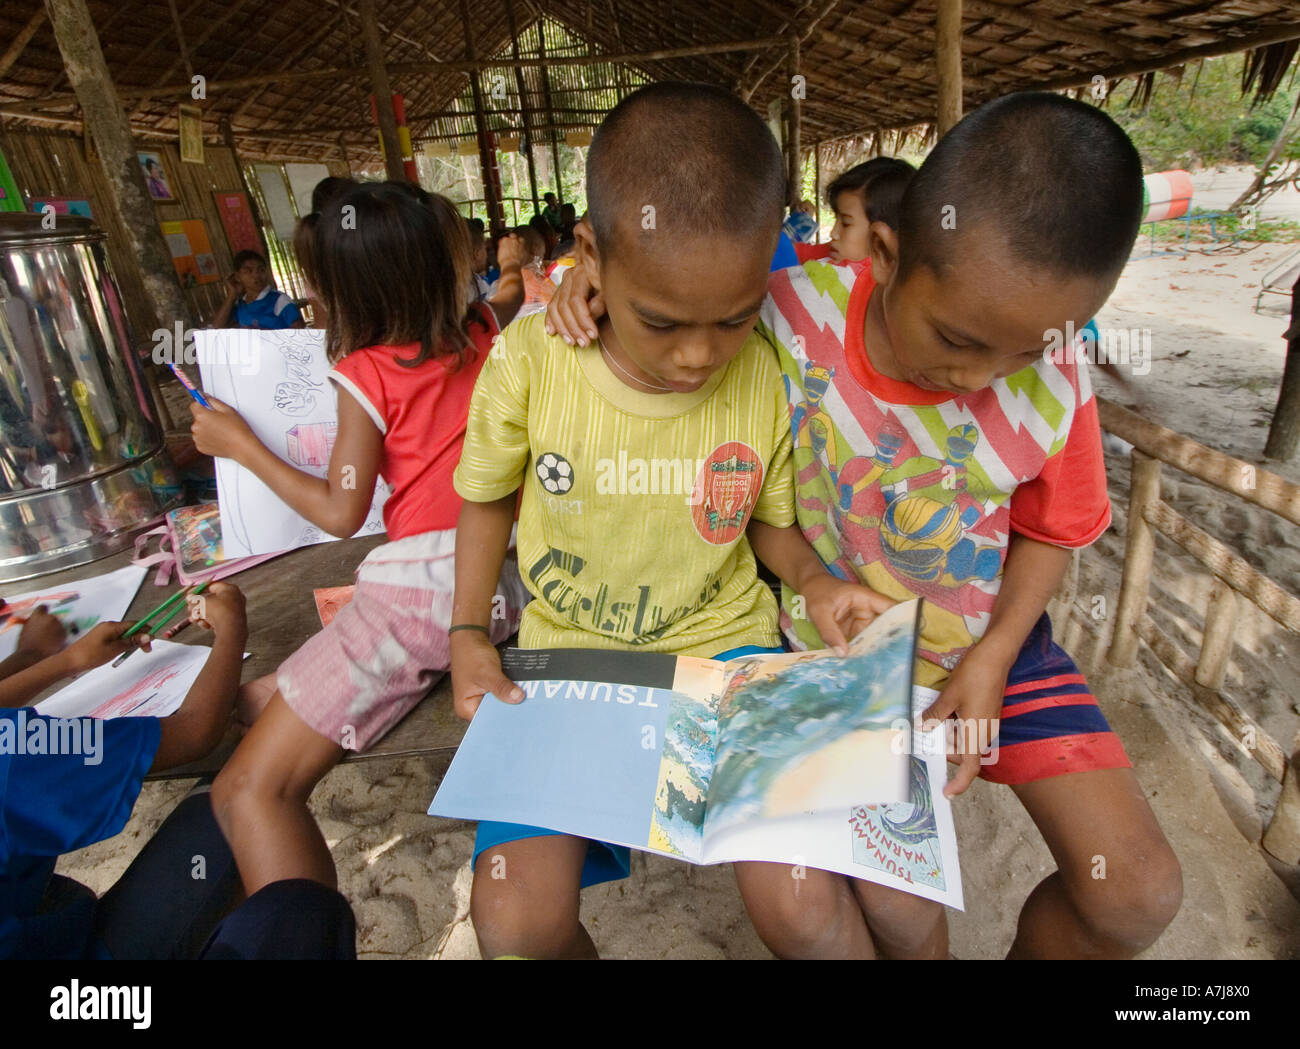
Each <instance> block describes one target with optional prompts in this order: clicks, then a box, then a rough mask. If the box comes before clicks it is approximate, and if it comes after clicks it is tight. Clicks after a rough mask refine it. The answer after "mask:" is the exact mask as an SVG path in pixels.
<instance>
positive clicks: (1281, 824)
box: [1260, 733, 1300, 866]
mask: <svg viewBox="0 0 1300 1049" xmlns="http://www.w3.org/2000/svg"><path fill="white" fill-rule="evenodd" d="M1260 844H1261V845H1263V846H1264V849H1265V851H1266V852H1268V854H1269V855H1270V856H1272V857H1274V858H1275V859H1279V860H1281V861H1282V862H1283V863H1289V864H1291V865H1292V866H1295V865H1296V864H1300V733H1297V734H1296V738H1295V740H1294V742H1292V744H1291V760H1290V761H1288V762H1287V766H1286V772H1285V773H1284V774H1283V777H1282V793H1281V794H1279V795H1278V799H1277V808H1276V809H1274V810H1273V818H1272V819H1271V820H1269V824H1268V829H1267V830H1265V831H1264V840H1263V841H1262V842H1260Z"/></svg>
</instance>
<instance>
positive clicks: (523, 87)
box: [506, 0, 542, 218]
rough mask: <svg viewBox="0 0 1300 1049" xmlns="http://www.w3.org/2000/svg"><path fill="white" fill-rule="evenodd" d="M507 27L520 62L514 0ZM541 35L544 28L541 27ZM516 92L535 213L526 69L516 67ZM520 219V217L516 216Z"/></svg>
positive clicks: (509, 2) (537, 203) (538, 205)
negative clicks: (525, 78) (525, 79)
mask: <svg viewBox="0 0 1300 1049" xmlns="http://www.w3.org/2000/svg"><path fill="white" fill-rule="evenodd" d="M506 25H507V26H508V27H509V29H510V55H511V57H512V58H513V59H514V60H515V62H518V61H519V25H518V23H517V22H516V21H515V5H514V0H506ZM537 31H538V32H539V33H540V32H541V31H542V27H541V26H540V25H539V26H538V27H537ZM515 90H516V91H518V92H519V117H520V119H521V120H522V121H523V125H524V142H525V143H526V144H527V149H526V151H525V159H526V160H527V161H528V190H529V192H530V193H532V195H533V211H534V212H538V211H541V209H542V201H541V198H540V197H538V195H537V165H536V164H535V163H534V161H533V120H532V109H531V108H530V107H529V105H528V85H527V84H526V83H525V81H524V68H523V66H521V65H516V66H515ZM515 217H516V218H518V216H517V215H516V216H515Z"/></svg>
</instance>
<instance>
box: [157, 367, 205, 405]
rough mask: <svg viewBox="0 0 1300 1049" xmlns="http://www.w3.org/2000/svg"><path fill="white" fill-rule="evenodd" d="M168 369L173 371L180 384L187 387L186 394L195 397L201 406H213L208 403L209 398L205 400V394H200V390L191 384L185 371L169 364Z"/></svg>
mask: <svg viewBox="0 0 1300 1049" xmlns="http://www.w3.org/2000/svg"><path fill="white" fill-rule="evenodd" d="M167 367H168V368H170V369H171V370H172V374H173V375H174V376H176V378H177V379H178V380H179V381H180V384H181V385H182V386H184V387H185V392H186V393H188V394H189V395H190V396H191V397H193V398H194V399H195V400H196V401H198V402H199V404H201V405H203V407H204V408H211V407H212V405H210V404H209V403H208V402H207V398H205V397H204V396H203V394H202V393H200V392H199V388H198V387H197V386H195V385H194V384H193V383H192V382H190V377H189V376H188V375H186V374H185V373H184V372H183V371H181V370H180V368H178V367H177V366H176V365H175V364H168V365H167Z"/></svg>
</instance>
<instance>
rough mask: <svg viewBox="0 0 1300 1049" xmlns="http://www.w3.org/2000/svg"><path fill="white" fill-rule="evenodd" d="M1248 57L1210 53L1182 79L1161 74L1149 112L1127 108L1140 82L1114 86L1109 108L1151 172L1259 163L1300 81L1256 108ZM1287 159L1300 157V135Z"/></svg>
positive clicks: (1266, 151)
mask: <svg viewBox="0 0 1300 1049" xmlns="http://www.w3.org/2000/svg"><path fill="white" fill-rule="evenodd" d="M1244 61H1245V58H1244V56H1243V55H1239V54H1238V55H1226V56H1224V57H1222V58H1210V59H1206V60H1205V62H1204V63H1203V64H1202V65H1201V66H1200V70H1199V73H1198V71H1197V68H1196V67H1195V66H1189V67H1187V68H1186V69H1185V70H1184V72H1183V75H1182V77H1181V80H1180V79H1179V78H1178V77H1175V76H1174V75H1173V74H1171V73H1168V72H1163V73H1157V74H1156V78H1155V86H1154V90H1153V91H1152V95H1151V102H1150V104H1149V105H1148V106H1147V107H1146V109H1144V110H1140V109H1138V108H1137V107H1136V105H1129V100H1130V99H1131V98H1132V96H1133V93H1134V92H1135V91H1136V89H1137V85H1138V83H1139V81H1137V80H1132V81H1129V82H1127V83H1126V84H1123V85H1121V86H1119V87H1117V88H1116V89H1115V90H1114V92H1113V93H1112V95H1111V98H1110V104H1109V106H1108V112H1109V113H1110V115H1111V116H1113V117H1114V118H1115V120H1116V121H1117V122H1118V123H1119V125H1120V126H1121V127H1123V128H1124V130H1125V131H1127V132H1128V134H1129V136H1130V137H1131V138H1132V139H1133V144H1134V145H1136V146H1137V148H1138V152H1139V153H1140V154H1141V155H1142V166H1143V168H1144V169H1145V170H1147V171H1168V170H1170V169H1172V168H1188V169H1195V168H1198V167H1204V166H1213V165H1216V164H1259V163H1260V162H1261V161H1263V159H1264V157H1265V155H1266V154H1267V153H1268V150H1269V147H1270V146H1272V144H1273V140H1274V139H1275V138H1276V137H1277V134H1278V132H1279V131H1280V130H1281V129H1282V126H1283V124H1285V123H1286V120H1287V117H1288V115H1289V114H1290V112H1291V109H1292V107H1293V106H1294V105H1295V101H1296V94H1297V85H1296V84H1295V83H1294V79H1295V78H1294V76H1293V77H1292V78H1291V81H1292V82H1291V83H1290V84H1286V83H1284V84H1283V86H1282V88H1281V89H1280V90H1279V91H1278V92H1277V94H1275V95H1274V96H1273V97H1272V98H1271V99H1270V100H1269V101H1267V102H1265V103H1264V104H1263V105H1260V106H1256V107H1253V108H1252V106H1251V104H1250V98H1249V97H1242V94H1241V70H1242V66H1243V64H1244ZM1286 155H1287V156H1293V157H1294V156H1300V137H1298V138H1297V139H1296V140H1294V141H1292V143H1291V145H1290V148H1289V150H1288V151H1287V154H1286Z"/></svg>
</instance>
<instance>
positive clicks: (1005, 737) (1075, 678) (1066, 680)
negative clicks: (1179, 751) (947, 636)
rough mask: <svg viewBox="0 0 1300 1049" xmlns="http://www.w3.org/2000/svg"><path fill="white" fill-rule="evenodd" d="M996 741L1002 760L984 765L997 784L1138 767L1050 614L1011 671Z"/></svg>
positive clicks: (985, 772) (1038, 625)
mask: <svg viewBox="0 0 1300 1049" xmlns="http://www.w3.org/2000/svg"><path fill="white" fill-rule="evenodd" d="M997 745H998V753H997V759H996V760H995V761H994V762H993V763H992V764H988V765H984V766H983V767H982V768H981V769H980V776H981V777H982V778H983V779H986V780H989V781H990V782H992V783H1009V784H1016V783H1032V782H1034V781H1035V780H1040V779H1047V778H1048V777H1050V776H1060V775H1064V774H1065V773H1067V772H1091V771H1095V770H1097V769H1127V768H1132V767H1133V763H1132V762H1131V761H1129V759H1128V755H1127V754H1125V753H1124V745H1123V744H1122V743H1120V741H1119V737H1118V736H1117V735H1115V733H1114V732H1113V731H1112V730H1111V727H1110V725H1109V724H1108V723H1107V721H1106V717H1105V715H1104V714H1102V712H1101V708H1100V707H1099V706H1097V699H1096V697H1095V696H1094V695H1093V694H1092V690H1091V689H1089V688H1088V682H1087V681H1085V680H1084V677H1083V675H1082V674H1080V673H1079V668H1078V667H1077V666H1075V665H1074V660H1072V659H1071V658H1070V657H1069V656H1068V655H1066V653H1065V650H1064V649H1063V648H1061V646H1060V645H1058V644H1057V643H1056V642H1055V641H1053V640H1052V623H1051V620H1049V619H1048V618H1047V615H1046V613H1044V614H1043V616H1042V618H1040V619H1039V620H1038V622H1037V623H1036V624H1034V629H1033V630H1031V631H1030V632H1029V637H1028V638H1026V639H1025V643H1024V646H1023V647H1022V648H1021V649H1020V655H1019V656H1017V657H1016V662H1015V665H1014V666H1013V667H1012V668H1011V673H1010V674H1009V675H1007V689H1006V693H1005V696H1004V698H1003V700H1002V723H1001V727H1000V729H999V731H998V740H997Z"/></svg>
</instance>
